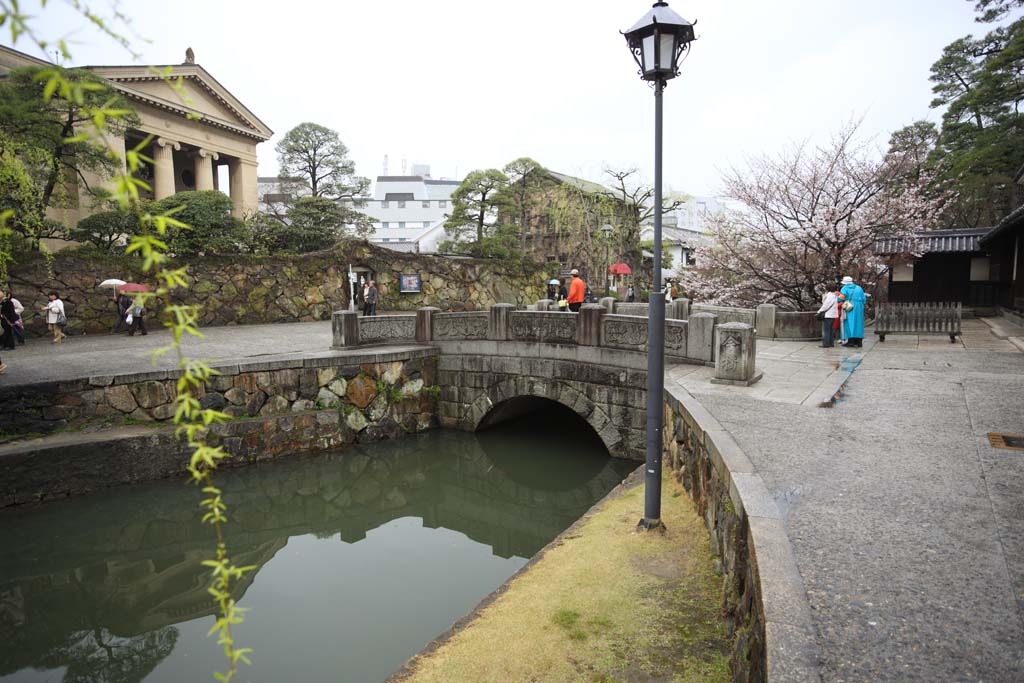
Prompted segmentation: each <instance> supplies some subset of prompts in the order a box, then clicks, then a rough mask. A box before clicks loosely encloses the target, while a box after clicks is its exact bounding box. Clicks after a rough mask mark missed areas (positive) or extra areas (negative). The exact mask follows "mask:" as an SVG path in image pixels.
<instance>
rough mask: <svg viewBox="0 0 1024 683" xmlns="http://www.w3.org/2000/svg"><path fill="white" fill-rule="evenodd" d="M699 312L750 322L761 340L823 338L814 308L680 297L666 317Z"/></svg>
mask: <svg viewBox="0 0 1024 683" xmlns="http://www.w3.org/2000/svg"><path fill="white" fill-rule="evenodd" d="M600 305H601V306H604V307H605V310H607V311H608V312H609V313H614V314H621V315H629V316H639V317H642V318H646V317H647V304H644V303H623V302H621V301H616V300H615V299H613V298H611V297H608V298H604V299H601V304H600ZM536 308H537V310H539V311H546V310H554V309H555V302H553V301H551V300H550V299H542V300H540V301H538V302H537V305H536ZM697 313H710V314H712V315H714V316H716V318H717V322H718V324H722V323H746V324H747V325H750V326H751V327H753V328H754V329H755V330H756V331H757V336H758V338H760V339H774V340H780V341H783V340H784V341H813V340H816V339H821V323H820V322H819V321H818V319H817V318H816V317H815V314H814V312H813V311H780V310H779V309H778V307H777V306H775V305H774V304H761V305H760V306H758V307H757V308H736V307H732V306H711V305H710V304H695V303H692V302H691V301H690V300H689V299H676V300H675V301H673V302H671V303H669V304H666V306H665V317H666V319H672V320H689V318H690V316H691V315H693V314H697Z"/></svg>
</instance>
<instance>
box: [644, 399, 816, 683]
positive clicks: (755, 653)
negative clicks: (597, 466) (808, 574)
mask: <svg viewBox="0 0 1024 683" xmlns="http://www.w3.org/2000/svg"><path fill="white" fill-rule="evenodd" d="M663 434H664V449H665V450H664V464H665V466H666V467H668V468H670V469H671V470H672V471H674V472H675V476H676V478H677V479H678V480H679V481H681V482H682V483H683V485H684V487H685V488H686V490H687V491H688V492H689V493H690V496H691V497H692V498H693V501H694V503H695V504H696V506H697V512H698V513H699V514H700V515H701V516H702V517H703V519H704V524H705V525H706V526H707V528H708V532H709V533H710V537H711V547H712V550H713V551H714V553H715V554H716V555H717V556H718V557H719V559H720V562H721V565H722V597H723V609H724V612H725V614H726V618H727V623H728V628H729V635H730V637H731V638H733V652H732V661H731V669H732V674H733V681H736V682H738V683H764V682H765V681H767V682H768V683H776V682H779V681H806V682H808V683H812V682H820V681H821V671H820V655H819V650H818V646H817V638H816V631H815V627H814V624H813V622H812V620H811V612H810V605H809V603H808V601H807V594H806V591H805V590H804V585H803V579H802V578H801V576H800V572H799V570H798V569H797V565H796V559H795V556H794V554H793V548H792V546H791V544H790V542H789V537H788V536H787V534H786V527H785V523H784V520H783V518H782V515H781V513H780V512H779V508H778V506H777V505H776V503H775V499H774V498H773V497H772V495H771V493H770V492H769V491H768V488H767V486H765V484H764V481H763V480H762V479H761V476H760V475H759V474H758V473H757V470H756V469H755V468H754V465H753V463H751V462H750V460H749V459H748V458H747V456H746V454H744V453H743V451H742V450H741V449H740V447H739V446H738V445H737V444H736V442H735V440H734V439H733V438H732V436H730V435H729V433H728V432H727V431H726V430H725V429H724V428H723V427H722V425H721V424H719V422H718V421H717V420H715V418H714V417H712V416H711V415H710V413H708V412H707V411H706V410H705V409H704V407H703V406H701V405H700V403H699V402H698V401H696V400H695V399H694V398H693V397H692V396H690V395H689V394H688V393H687V392H686V391H685V390H683V389H681V388H677V387H670V388H667V389H666V391H665V429H664V432H663Z"/></svg>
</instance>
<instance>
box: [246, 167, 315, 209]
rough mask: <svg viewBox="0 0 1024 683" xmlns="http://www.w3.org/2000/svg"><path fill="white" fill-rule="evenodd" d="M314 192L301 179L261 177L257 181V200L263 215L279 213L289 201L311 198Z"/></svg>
mask: <svg viewBox="0 0 1024 683" xmlns="http://www.w3.org/2000/svg"><path fill="white" fill-rule="evenodd" d="M312 194H313V191H312V190H310V189H309V186H308V185H306V184H305V183H304V182H303V181H302V179H301V178H281V177H278V176H260V177H259V178H257V179H256V199H257V201H258V206H259V210H260V211H262V212H263V213H278V212H281V211H283V207H284V205H285V204H287V203H288V202H289V201H291V200H293V199H295V198H297V197H309V196H310V195H312Z"/></svg>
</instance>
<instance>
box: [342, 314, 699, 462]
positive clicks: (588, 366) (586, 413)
mask: <svg viewBox="0 0 1024 683" xmlns="http://www.w3.org/2000/svg"><path fill="white" fill-rule="evenodd" d="M716 321H717V316H715V315H714V314H712V313H697V314H694V315H692V316H689V319H688V320H676V319H668V320H666V321H665V356H666V363H699V364H711V363H713V361H714V349H713V346H714V343H713V342H714V330H715V324H716ZM410 343H416V344H424V345H430V346H432V347H435V348H436V349H437V350H438V352H439V360H438V377H437V380H438V385H439V386H440V392H441V393H440V396H439V402H438V406H437V411H438V417H439V419H440V422H441V424H442V425H443V426H446V427H452V428H456V429H462V430H465V431H476V430H478V429H482V428H486V427H488V426H490V425H493V424H497V423H499V422H502V421H504V420H507V419H511V418H513V417H518V416H520V415H523V414H526V413H529V412H531V411H532V410H535V409H537V408H539V407H541V406H542V404H543V401H554V402H556V403H559V404H561V405H563V406H565V407H567V408H569V409H571V410H572V411H573V412H575V413H576V414H577V415H579V416H580V417H581V418H582V419H583V420H585V421H586V422H587V423H588V424H589V425H590V426H591V427H592V428H593V430H594V432H596V433H597V435H598V436H599V437H600V438H601V441H602V442H603V443H604V445H605V446H606V447H607V448H608V452H609V453H611V454H612V455H613V456H616V457H621V458H630V459H636V460H643V458H644V449H645V444H646V436H645V429H646V400H647V389H646V387H647V318H646V317H644V316H634V315H615V314H609V313H608V312H607V308H606V307H605V306H602V305H596V304H591V305H585V306H584V307H583V308H582V310H581V311H580V313H579V314H576V313H563V312H557V311H543V310H541V311H519V310H514V309H513V307H512V306H511V305H510V304H498V305H495V306H493V307H492V308H491V309H490V310H488V311H479V312H463V313H442V312H441V311H439V310H438V309H435V308H422V309H420V310H419V311H417V313H416V314H415V315H389V316H377V317H359V316H358V315H357V314H356V313H354V312H350V311H341V312H338V313H335V315H334V348H351V347H356V346H363V345H374V346H378V345H386V344H410Z"/></svg>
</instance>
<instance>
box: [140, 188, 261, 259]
mask: <svg viewBox="0 0 1024 683" xmlns="http://www.w3.org/2000/svg"><path fill="white" fill-rule="evenodd" d="M178 207H181V208H180V209H179V210H178V211H177V212H176V213H175V214H174V218H175V219H176V220H179V221H181V222H183V223H186V224H188V225H190V226H191V227H192V229H191V230H176V229H173V230H171V231H169V235H168V239H167V246H168V248H169V249H170V251H171V252H173V253H174V254H175V255H176V256H195V255H198V254H237V253H238V252H239V251H241V248H242V246H243V245H245V244H247V243H248V241H249V239H248V238H249V234H248V229H247V228H246V225H245V222H244V221H241V220H239V219H237V218H234V217H233V216H232V215H231V208H232V205H231V198H230V197H228V196H227V195H226V194H224V193H223V192H220V191H218V190H205V191H202V192H179V193H178V194H175V195H171V196H170V197H167V198H165V199H161V200H160V201H158V202H156V203H155V204H154V205H153V207H152V211H153V213H154V214H156V213H163V212H165V211H168V210H170V209H174V208H178Z"/></svg>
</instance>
